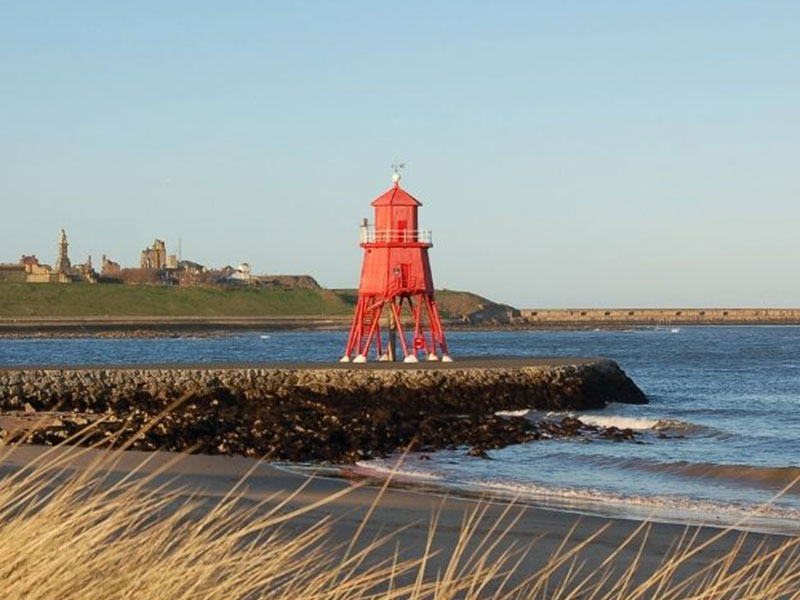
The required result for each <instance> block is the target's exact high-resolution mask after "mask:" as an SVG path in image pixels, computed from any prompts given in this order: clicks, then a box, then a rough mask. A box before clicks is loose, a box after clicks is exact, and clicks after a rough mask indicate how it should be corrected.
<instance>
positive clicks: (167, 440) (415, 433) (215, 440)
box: [0, 359, 646, 462]
mask: <svg viewBox="0 0 800 600" xmlns="http://www.w3.org/2000/svg"><path fill="white" fill-rule="evenodd" d="M612 401H615V402H628V403H643V402H646V398H645V396H644V394H643V393H642V392H641V390H639V388H638V387H637V386H636V384H635V383H634V382H633V381H632V380H631V379H630V378H628V377H627V376H626V375H625V373H624V372H623V371H622V370H621V369H620V368H619V366H618V365H617V364H616V363H615V362H613V361H610V360H604V359H574V360H573V359H550V360H548V359H473V360H465V361H461V362H457V363H452V364H442V363H421V364H419V365H405V364H402V365H399V364H371V365H364V366H360V365H359V366H357V365H339V364H334V365H329V364H272V365H209V366H202V367H201V366H182V367H181V366H166V365H163V366H158V365H156V366H149V367H148V366H136V367H127V368H113V367H87V368H74V367H71V368H45V369H37V368H15V369H11V368H6V369H0V410H2V411H4V413H5V414H6V416H7V417H9V418H15V419H17V420H16V421H15V422H16V423H17V424H22V425H20V427H21V428H23V429H24V428H25V426H24V423H25V422H31V423H35V422H36V419H37V415H39V416H42V417H43V418H44V417H46V422H42V423H41V427H39V428H38V429H37V430H36V432H35V433H33V434H31V435H32V438H31V439H32V440H33V441H36V442H39V443H58V442H59V441H62V440H64V439H67V438H68V437H69V436H71V435H74V434H76V433H78V431H80V430H81V428H83V427H85V426H87V424H89V423H92V422H95V423H96V425H95V427H94V431H92V432H90V434H89V435H88V436H87V440H86V441H89V442H91V441H98V440H102V439H104V438H106V439H109V440H117V441H119V440H124V439H133V437H134V436H136V435H138V438H136V442H135V444H134V447H136V448H140V449H159V448H161V449H167V450H187V449H192V450H196V451H200V452H205V453H212V454H218V453H222V454H231V453H237V454H244V455H248V456H267V457H270V458H273V459H282V460H295V461H298V460H300V461H313V460H323V461H336V462H349V461H354V460H358V459H360V458H364V457H368V456H372V455H382V454H386V453H389V452H393V451H396V450H397V449H399V448H403V447H405V446H406V445H407V444H409V443H410V442H411V441H412V440H416V443H417V444H418V447H420V448H428V449H436V448H442V447H451V446H459V445H470V446H477V447H479V448H482V447H500V446H502V445H506V444H508V443H515V442H519V441H527V440H530V439H538V438H537V436H539V437H541V436H544V437H547V436H552V435H560V434H561V433H564V434H568V435H575V434H576V433H577V432H578V431H579V430H580V429H581V427H580V425H576V424H575V423H567V424H566V425H565V430H564V431H563V432H560V431H559V430H554V429H552V427H550V428H549V429H548V428H547V427H545V428H544V429H541V428H537V427H535V426H534V425H535V424H531V423H530V421H526V420H525V419H514V418H501V417H496V416H495V415H494V413H495V411H499V410H518V409H529V408H533V409H541V410H573V409H574V410H581V409H591V408H601V407H603V406H605V404H606V403H608V402H612ZM76 415H77V416H78V417H77V418H76ZM154 419H156V420H157V422H156V424H155V425H154V426H152V427H150V428H149V429H148V430H147V431H146V433H141V432H142V430H143V428H145V426H146V425H147V424H148V423H152V422H153V420H154ZM548 427H549V426H548ZM29 429H31V428H29ZM10 430H11V428H10V427H6V428H5V431H6V433H5V435H6V437H8V436H9V435H11V433H9V432H10ZM603 433H607V432H603ZM612 433H613V432H612Z"/></svg>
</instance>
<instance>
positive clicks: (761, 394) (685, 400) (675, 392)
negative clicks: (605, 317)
mask: <svg viewBox="0 0 800 600" xmlns="http://www.w3.org/2000/svg"><path fill="white" fill-rule="evenodd" d="M345 338H346V332H341V331H315V332H298V331H291V332H273V331H269V332H258V331H254V332H246V333H237V334H230V335H221V336H215V337H197V338H191V337H189V338H186V337H182V338H174V339H130V338H128V339H98V338H64V339H0V365H5V366H11V365H43V366H44V365H70V364H82V365H88V364H139V363H151V364H152V363H181V362H183V363H186V362H190V363H202V362H259V361H270V362H272V361H316V362H329V361H334V360H336V359H337V358H338V357H339V355H340V354H341V352H342V348H343V347H344V344H345V341H346V340H345ZM448 343H449V346H450V349H451V353H452V355H453V357H454V359H455V360H458V358H459V356H462V357H466V356H470V357H474V356H576V357H606V358H611V359H614V360H615V361H617V362H618V363H619V365H620V366H621V367H622V368H623V369H624V370H625V372H626V373H627V374H628V375H629V376H630V377H632V378H633V379H634V381H635V382H636V383H637V384H638V385H639V387H640V388H641V389H642V390H643V391H644V392H645V393H646V394H647V397H648V399H649V401H650V402H649V404H646V405H626V404H618V403H612V404H610V405H609V406H608V407H606V408H605V409H603V410H597V411H589V412H580V413H578V414H575V416H577V417H579V418H580V419H582V420H583V421H585V422H587V423H592V424H595V425H602V426H611V425H613V426H616V427H620V428H625V427H629V428H631V429H633V430H635V431H636V432H637V433H638V436H637V437H638V442H639V443H631V442H614V441H606V440H591V441H589V440H585V439H577V440H576V439H564V440H557V439H555V440H545V441H536V442H531V443H528V444H521V445H515V446H509V447H506V448H503V449H499V450H491V451H489V453H488V454H489V457H490V458H489V459H488V460H487V459H483V458H476V457H470V456H467V454H466V450H467V449H466V448H459V449H457V450H452V451H440V452H435V453H426V454H425V455H422V454H414V453H412V454H410V455H408V456H405V457H388V458H385V459H379V460H369V461H364V462H361V463H359V464H358V465H357V466H356V467H355V469H356V471H358V472H360V473H362V474H365V475H372V476H386V474H388V473H393V476H394V477H397V478H398V479H399V480H402V481H404V482H407V483H410V484H414V483H417V484H419V485H423V486H425V487H427V488H434V489H437V490H443V491H448V492H449V493H459V494H467V495H478V496H483V497H489V498H491V497H497V496H502V497H505V498H514V499H515V500H516V501H517V502H521V503H528V504H533V505H536V506H540V507H545V508H549V509H553V510H567V511H571V512H578V513H585V514H594V515H605V516H612V517H618V518H634V519H652V520H657V521H669V522H681V523H697V524H699V523H703V524H707V525H718V526H722V527H728V526H733V527H737V528H745V529H747V528H749V529H754V530H760V531H772V532H780V533H791V534H796V533H800V482H798V479H800V327H793V326H776V327H770V326H753V327H728V326H714V327H705V326H691V327H680V328H673V327H652V328H635V329H629V330H611V331H609V330H595V331H590V330H586V331H453V332H450V333H449V336H448ZM514 414H517V415H520V416H525V417H526V418H531V419H554V420H560V419H562V418H563V417H565V416H567V414H568V413H564V412H559V413H554V412H535V411H529V412H525V411H520V412H519V413H514ZM298 468H301V467H300V466H298ZM349 468H350V469H352V468H353V467H349Z"/></svg>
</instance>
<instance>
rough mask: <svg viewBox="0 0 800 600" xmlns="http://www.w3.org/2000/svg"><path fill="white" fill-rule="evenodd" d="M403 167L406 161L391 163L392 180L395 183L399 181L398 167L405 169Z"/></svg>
mask: <svg viewBox="0 0 800 600" xmlns="http://www.w3.org/2000/svg"><path fill="white" fill-rule="evenodd" d="M405 168H406V163H402V162H395V163H394V164H393V165H392V181H394V182H395V183H397V182H398V181H400V169H405Z"/></svg>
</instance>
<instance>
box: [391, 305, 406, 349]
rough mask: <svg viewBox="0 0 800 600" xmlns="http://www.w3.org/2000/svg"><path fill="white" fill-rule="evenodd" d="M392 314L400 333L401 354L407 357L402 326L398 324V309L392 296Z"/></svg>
mask: <svg viewBox="0 0 800 600" xmlns="http://www.w3.org/2000/svg"><path fill="white" fill-rule="evenodd" d="M391 306H392V314H394V324H395V327H397V333H398V334H399V335H400V345H401V346H402V348H403V356H404V357H405V358H408V345H407V344H406V334H405V332H403V326H402V325H401V324H400V309H399V308H398V307H397V304H395V301H394V298H392V302H391Z"/></svg>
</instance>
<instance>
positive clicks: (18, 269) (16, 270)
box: [0, 263, 25, 282]
mask: <svg viewBox="0 0 800 600" xmlns="http://www.w3.org/2000/svg"><path fill="white" fill-rule="evenodd" d="M0 281H16V282H23V281H25V267H24V265H22V264H16V263H0Z"/></svg>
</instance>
